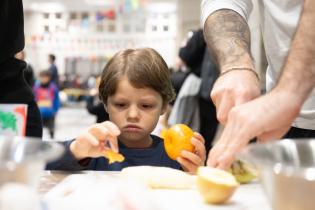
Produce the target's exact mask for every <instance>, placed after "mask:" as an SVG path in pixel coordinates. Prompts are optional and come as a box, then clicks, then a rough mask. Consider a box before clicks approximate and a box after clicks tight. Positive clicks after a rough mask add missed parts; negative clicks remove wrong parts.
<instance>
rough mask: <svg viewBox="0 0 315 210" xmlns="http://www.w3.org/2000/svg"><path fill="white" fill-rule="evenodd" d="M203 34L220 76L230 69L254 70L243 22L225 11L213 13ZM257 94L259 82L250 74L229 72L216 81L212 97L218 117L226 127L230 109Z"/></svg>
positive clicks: (238, 16)
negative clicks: (218, 68)
mask: <svg viewBox="0 0 315 210" xmlns="http://www.w3.org/2000/svg"><path fill="white" fill-rule="evenodd" d="M204 34H205V39H206V42H207V45H208V47H209V49H210V51H211V52H212V53H213V55H214V56H215V59H216V62H217V63H218V65H219V67H220V70H221V73H224V72H226V71H228V70H229V69H231V68H240V69H254V64H253V60H252V57H251V54H250V31H249V28H248V25H247V23H246V21H245V19H244V18H243V17H242V16H241V15H239V14H238V13H237V12H235V11H233V10H228V9H222V10H218V11H216V12H214V13H212V14H211V15H210V16H209V17H208V18H207V19H206V22H205V27H204ZM259 95H260V88H259V81H258V80H257V78H256V75H255V74H254V73H253V72H251V71H230V72H228V73H226V74H224V75H222V76H221V77H219V79H218V80H217V81H216V83H215V85H214V87H213V89H212V92H211V98H212V100H213V102H214V103H215V105H216V107H217V118H218V120H219V121H220V122H221V123H223V124H225V123H226V121H227V119H228V113H229V111H230V110H231V108H232V107H234V106H236V105H239V104H242V103H245V102H247V101H249V100H252V99H254V98H256V97H258V96H259Z"/></svg>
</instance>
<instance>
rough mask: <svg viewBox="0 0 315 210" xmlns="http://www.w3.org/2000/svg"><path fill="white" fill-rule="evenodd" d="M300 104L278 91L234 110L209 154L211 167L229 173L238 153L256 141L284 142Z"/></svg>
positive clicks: (295, 99) (290, 95)
mask: <svg viewBox="0 0 315 210" xmlns="http://www.w3.org/2000/svg"><path fill="white" fill-rule="evenodd" d="M298 101H299V100H298V99H297V98H295V96H294V95H293V94H292V93H290V92H284V91H281V90H276V89H274V90H273V91H271V92H270V93H268V94H267V95H265V96H262V97H259V98H257V99H255V100H252V101H250V102H248V103H245V104H242V105H239V106H235V107H233V108H232V109H231V111H230V112H229V115H228V121H227V124H226V126H225V128H224V130H223V133H222V135H221V137H220V139H219V140H218V142H217V143H216V145H215V146H214V147H213V149H212V150H211V151H210V153H209V156H208V161H207V165H208V166H211V167H217V168H221V169H227V168H228V167H229V166H230V165H231V163H232V162H233V160H234V157H235V155H236V153H237V152H239V151H240V150H241V149H242V148H243V147H244V146H246V145H247V143H248V142H249V141H250V139H252V138H254V137H257V139H258V141H259V142H266V141H268V140H275V139H280V138H281V137H282V136H283V135H284V134H285V133H286V132H287V131H288V130H289V128H290V126H291V124H292V122H293V121H294V119H295V118H296V117H297V116H298V114H299V110H300V108H301V103H298Z"/></svg>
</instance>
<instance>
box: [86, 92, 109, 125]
mask: <svg viewBox="0 0 315 210" xmlns="http://www.w3.org/2000/svg"><path fill="white" fill-rule="evenodd" d="M86 109H87V110H88V112H89V113H90V114H93V115H95V116H96V122H97V123H101V122H104V121H107V120H109V115H108V113H107V112H106V110H105V108H104V104H103V103H102V102H100V101H99V102H95V96H88V98H87V99H86Z"/></svg>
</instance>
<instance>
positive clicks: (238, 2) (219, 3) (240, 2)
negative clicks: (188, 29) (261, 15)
mask: <svg viewBox="0 0 315 210" xmlns="http://www.w3.org/2000/svg"><path fill="white" fill-rule="evenodd" d="M220 9H230V10H234V11H235V12H237V13H238V14H240V15H241V16H242V17H243V18H244V19H245V20H246V21H247V20H248V17H249V15H250V13H251V11H252V9H253V3H252V0H202V3H201V21H202V25H203V26H204V24H205V22H206V20H207V18H208V16H209V15H211V14H212V13H213V12H215V11H217V10H220Z"/></svg>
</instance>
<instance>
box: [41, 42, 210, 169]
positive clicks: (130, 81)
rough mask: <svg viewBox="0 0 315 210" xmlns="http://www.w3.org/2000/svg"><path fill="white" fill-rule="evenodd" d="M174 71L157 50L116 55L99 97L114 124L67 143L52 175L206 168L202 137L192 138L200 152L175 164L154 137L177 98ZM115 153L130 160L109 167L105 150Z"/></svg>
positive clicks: (105, 124)
mask: <svg viewBox="0 0 315 210" xmlns="http://www.w3.org/2000/svg"><path fill="white" fill-rule="evenodd" d="M169 76H170V72H169V70H168V68H167V65H166V63H165V61H164V60H163V58H162V57H161V56H160V55H159V54H158V53H157V52H156V51H155V50H153V49H150V48H141V49H127V50H124V51H121V52H119V53H117V54H116V55H115V56H114V57H113V58H112V59H111V60H110V61H109V62H108V63H107V65H106V67H105V69H104V70H103V72H102V75H101V83H100V86H99V94H100V98H101V100H102V102H103V103H104V105H105V109H106V111H107V112H108V114H109V118H110V121H106V122H103V123H100V124H95V125H93V126H91V127H90V128H89V129H87V130H86V131H85V132H83V133H82V134H81V135H79V137H78V138H76V139H75V140H73V141H69V142H66V143H65V146H66V154H65V155H64V157H63V158H62V159H61V160H59V161H57V162H54V163H51V164H49V165H48V167H47V169H50V170H83V169H86V170H109V171H119V170H122V169H123V168H125V167H128V166H140V165H150V166H164V167H170V168H174V169H184V170H185V171H188V172H193V173H194V172H196V169H197V168H198V166H201V165H204V162H205V157H206V156H205V154H206V152H205V147H204V139H203V137H202V136H201V135H200V134H198V133H195V134H194V137H193V138H192V139H191V142H192V144H193V145H194V146H195V152H194V153H192V152H188V151H183V152H182V156H181V157H180V158H178V159H177V161H174V160H171V159H170V158H169V157H168V156H167V154H166V152H165V150H164V144H163V140H162V139H161V138H159V137H157V136H155V135H151V132H152V131H153V129H154V128H155V126H156V125H157V123H158V120H159V117H160V115H162V114H163V113H164V112H165V111H166V108H167V105H168V103H169V102H170V101H171V100H173V98H174V90H173V88H172V85H171V82H170V77H169ZM108 149H112V150H114V151H116V152H117V151H118V150H119V152H120V153H121V154H122V155H123V156H124V157H125V160H124V161H123V162H115V163H113V164H109V162H108V160H107V159H106V158H105V157H104V151H106V150H108Z"/></svg>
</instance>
